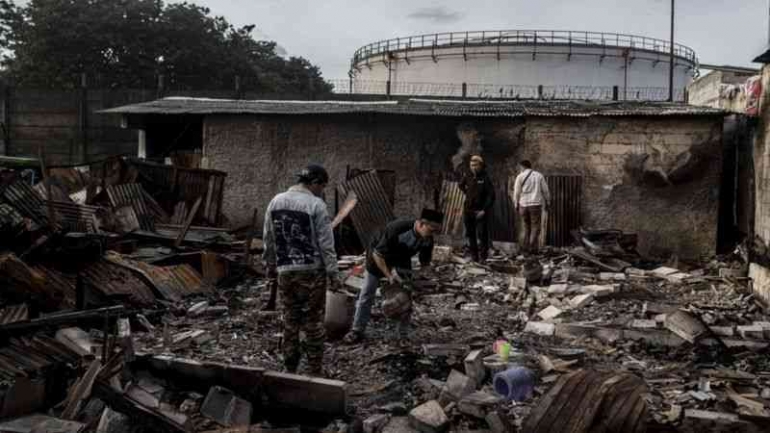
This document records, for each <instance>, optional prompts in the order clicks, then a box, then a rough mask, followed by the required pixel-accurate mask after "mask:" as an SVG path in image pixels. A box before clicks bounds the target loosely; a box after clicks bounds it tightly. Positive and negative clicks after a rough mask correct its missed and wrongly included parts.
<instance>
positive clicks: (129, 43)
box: [0, 0, 331, 95]
mask: <svg viewBox="0 0 770 433" xmlns="http://www.w3.org/2000/svg"><path fill="white" fill-rule="evenodd" d="M253 30H254V26H253V25H250V26H244V27H241V28H235V27H234V26H232V25H231V24H230V23H228V22H227V20H226V19H225V18H223V17H219V16H212V15H211V11H210V10H209V9H208V8H205V7H201V6H197V5H194V4H190V3H172V4H164V3H163V2H162V1H161V0H30V1H29V2H28V3H27V4H26V5H23V6H19V5H17V4H15V3H14V2H13V1H9V0H0V49H1V52H2V75H3V77H4V78H5V79H6V80H9V81H11V82H13V83H14V84H16V85H20V86H30V87H44V88H73V87H76V86H77V85H78V83H79V82H80V76H81V75H82V74H83V73H85V74H87V76H88V79H89V81H90V82H91V83H93V84H95V85H97V86H99V87H115V88H131V87H152V86H154V85H155V83H156V80H157V77H158V76H159V75H164V77H165V83H166V85H167V86H169V87H173V88H177V89H195V90H211V89H232V88H234V80H235V76H240V77H241V83H242V87H243V88H245V89H247V90H250V91H258V92H269V93H287V92H288V93H292V94H303V95H304V94H311V93H314V94H324V93H328V92H330V91H331V86H330V85H329V84H328V83H326V82H325V81H324V80H323V78H322V77H321V73H320V71H319V69H318V67H316V66H314V65H312V64H311V63H310V62H309V61H307V60H306V59H304V58H301V57H299V58H297V57H292V58H289V59H288V60H286V59H284V58H282V57H280V56H278V55H277V54H276V53H275V46H276V45H275V43H274V42H265V41H256V40H254V38H253V37H252V35H251V32H252V31H253ZM94 82H95V83H94Z"/></svg>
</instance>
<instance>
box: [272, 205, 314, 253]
mask: <svg viewBox="0 0 770 433" xmlns="http://www.w3.org/2000/svg"><path fill="white" fill-rule="evenodd" d="M270 217H271V218H272V220H273V228H274V232H275V258H276V264H277V265H278V266H287V265H311V264H313V262H314V259H315V257H316V255H317V252H316V249H315V247H314V246H313V229H312V227H311V221H310V215H308V214H306V213H305V212H299V211H294V210H274V211H272V212H271V213H270Z"/></svg>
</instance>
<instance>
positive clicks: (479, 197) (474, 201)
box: [460, 155, 495, 262]
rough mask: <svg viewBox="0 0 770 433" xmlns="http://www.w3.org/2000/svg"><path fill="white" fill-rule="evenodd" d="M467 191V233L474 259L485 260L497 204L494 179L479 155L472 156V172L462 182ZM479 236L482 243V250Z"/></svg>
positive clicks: (464, 190) (464, 189)
mask: <svg viewBox="0 0 770 433" xmlns="http://www.w3.org/2000/svg"><path fill="white" fill-rule="evenodd" d="M460 189H461V190H462V191H463V192H464V193H465V213H464V215H463V221H464V222H465V235H466V236H468V244H469V246H470V249H471V255H472V257H473V260H474V261H477V262H478V261H479V259H481V261H484V260H486V259H487V255H488V253H489V221H490V220H491V216H492V215H491V213H492V206H493V205H494V204H495V188H494V186H493V185H492V179H490V178H489V175H488V174H487V172H486V170H485V169H484V159H482V158H481V156H479V155H473V156H472V157H471V172H470V173H468V174H467V175H466V176H465V177H464V178H463V180H462V181H461V182H460ZM477 237H478V238H479V240H480V243H481V250H480V251H479V245H478V242H477Z"/></svg>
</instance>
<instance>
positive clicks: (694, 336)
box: [665, 310, 708, 344]
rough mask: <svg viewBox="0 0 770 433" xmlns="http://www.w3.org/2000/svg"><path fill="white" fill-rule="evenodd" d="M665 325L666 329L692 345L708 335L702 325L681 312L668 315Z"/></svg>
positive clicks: (688, 314) (686, 313)
mask: <svg viewBox="0 0 770 433" xmlns="http://www.w3.org/2000/svg"><path fill="white" fill-rule="evenodd" d="M665 325H666V329H668V330H669V331H671V332H673V333H674V334H676V335H678V336H680V337H682V338H683V339H684V340H686V341H689V342H690V343H693V344H695V342H696V341H697V340H698V339H700V338H701V337H703V336H704V335H706V334H707V333H708V329H706V326H705V325H704V324H703V323H701V322H700V321H699V320H697V319H696V318H694V317H693V316H692V315H690V313H688V312H686V311H682V310H678V311H676V312H675V313H672V314H669V315H668V317H666V323H665Z"/></svg>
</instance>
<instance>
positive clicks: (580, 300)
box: [569, 293, 594, 308]
mask: <svg viewBox="0 0 770 433" xmlns="http://www.w3.org/2000/svg"><path fill="white" fill-rule="evenodd" d="M593 301H594V294H593V293H585V294H582V295H577V296H575V297H574V298H572V299H570V300H569V305H570V306H571V307H572V308H583V307H585V306H586V305H588V304H590V303H591V302H593Z"/></svg>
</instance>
